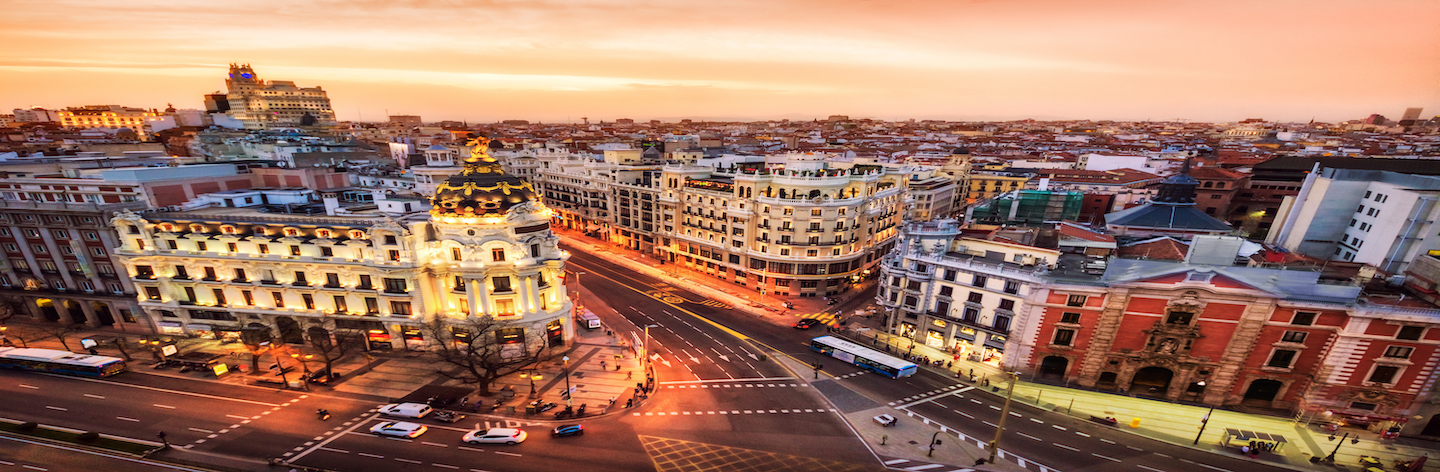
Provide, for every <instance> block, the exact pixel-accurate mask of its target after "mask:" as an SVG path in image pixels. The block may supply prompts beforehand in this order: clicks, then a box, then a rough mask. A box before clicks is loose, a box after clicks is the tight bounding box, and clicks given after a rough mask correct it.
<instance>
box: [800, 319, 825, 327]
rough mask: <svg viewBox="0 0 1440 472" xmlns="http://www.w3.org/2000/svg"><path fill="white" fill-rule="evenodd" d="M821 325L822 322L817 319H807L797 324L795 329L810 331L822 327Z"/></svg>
mask: <svg viewBox="0 0 1440 472" xmlns="http://www.w3.org/2000/svg"><path fill="white" fill-rule="evenodd" d="M820 324H821V323H820V320H817V319H815V318H805V319H803V320H800V321H799V322H798V323H795V329H810V328H814V327H816V326H820Z"/></svg>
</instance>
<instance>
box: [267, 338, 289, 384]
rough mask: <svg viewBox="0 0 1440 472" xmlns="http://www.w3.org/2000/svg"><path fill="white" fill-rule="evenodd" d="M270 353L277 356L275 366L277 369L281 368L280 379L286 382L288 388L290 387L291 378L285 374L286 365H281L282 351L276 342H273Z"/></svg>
mask: <svg viewBox="0 0 1440 472" xmlns="http://www.w3.org/2000/svg"><path fill="white" fill-rule="evenodd" d="M270 354H271V355H273V356H275V368H276V369H280V381H281V382H284V383H285V387H286V388H289V387H290V378H289V377H286V376H285V366H283V365H280V351H279V348H278V347H277V346H275V344H273V343H272V344H270Z"/></svg>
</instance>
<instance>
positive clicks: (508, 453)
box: [495, 451, 520, 457]
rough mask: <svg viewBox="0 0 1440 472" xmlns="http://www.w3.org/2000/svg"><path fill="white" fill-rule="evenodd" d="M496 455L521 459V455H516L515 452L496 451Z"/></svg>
mask: <svg viewBox="0 0 1440 472" xmlns="http://www.w3.org/2000/svg"><path fill="white" fill-rule="evenodd" d="M495 453H496V454H504V455H507V456H515V457H520V454H516V453H513V452H505V451H495Z"/></svg>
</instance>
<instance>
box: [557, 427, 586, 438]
mask: <svg viewBox="0 0 1440 472" xmlns="http://www.w3.org/2000/svg"><path fill="white" fill-rule="evenodd" d="M584 434H585V427H584V426H581V425H578V424H566V425H560V426H556V427H555V430H554V431H551V432H550V435H551V436H556V437H560V436H581V435H584Z"/></svg>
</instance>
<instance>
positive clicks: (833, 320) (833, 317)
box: [795, 311, 840, 327]
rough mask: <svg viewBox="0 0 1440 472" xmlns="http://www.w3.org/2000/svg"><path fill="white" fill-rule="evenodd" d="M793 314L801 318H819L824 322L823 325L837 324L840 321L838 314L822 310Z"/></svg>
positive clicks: (832, 325) (833, 325)
mask: <svg viewBox="0 0 1440 472" xmlns="http://www.w3.org/2000/svg"><path fill="white" fill-rule="evenodd" d="M795 316H799V317H800V318H802V319H813V320H819V321H820V322H821V323H825V325H827V326H831V327H835V326H838V323H839V322H840V316H839V315H837V314H835V313H829V312H823V311H822V312H820V313H796V314H795Z"/></svg>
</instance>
